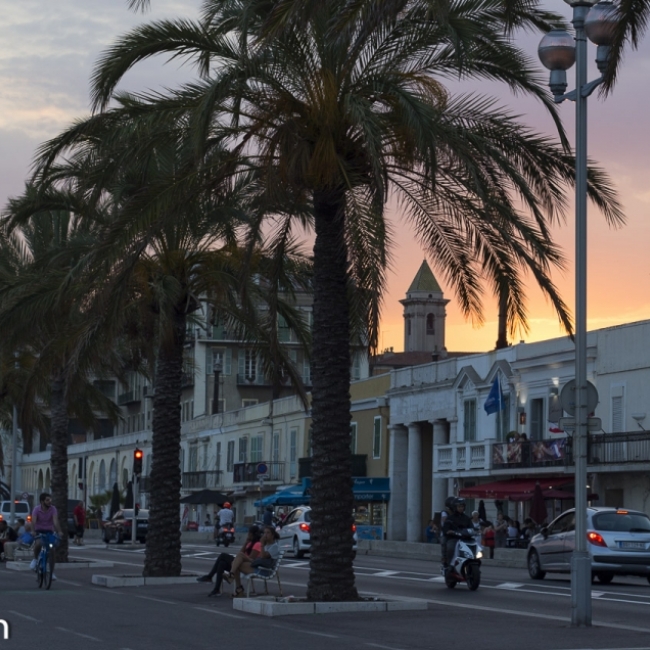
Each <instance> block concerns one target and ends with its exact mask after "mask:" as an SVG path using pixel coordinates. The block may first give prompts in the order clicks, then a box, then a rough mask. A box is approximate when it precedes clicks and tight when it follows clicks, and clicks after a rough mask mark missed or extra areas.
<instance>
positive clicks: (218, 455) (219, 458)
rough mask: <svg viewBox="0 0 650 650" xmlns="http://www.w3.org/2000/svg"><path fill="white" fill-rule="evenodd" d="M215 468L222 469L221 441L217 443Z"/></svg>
mask: <svg viewBox="0 0 650 650" xmlns="http://www.w3.org/2000/svg"><path fill="white" fill-rule="evenodd" d="M214 468H215V469H216V470H217V471H219V470H221V443H220V442H218V443H217V458H216V460H215V462H214Z"/></svg>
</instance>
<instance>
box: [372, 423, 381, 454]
mask: <svg viewBox="0 0 650 650" xmlns="http://www.w3.org/2000/svg"><path fill="white" fill-rule="evenodd" d="M372 457H373V458H381V415H378V416H377V417H376V418H375V423H374V429H373V433H372Z"/></svg>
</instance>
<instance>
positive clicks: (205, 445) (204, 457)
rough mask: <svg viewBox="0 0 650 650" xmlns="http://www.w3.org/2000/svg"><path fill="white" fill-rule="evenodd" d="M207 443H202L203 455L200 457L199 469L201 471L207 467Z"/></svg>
mask: <svg viewBox="0 0 650 650" xmlns="http://www.w3.org/2000/svg"><path fill="white" fill-rule="evenodd" d="M208 444H209V443H207V442H204V443H203V457H202V458H201V469H202V470H203V471H206V470H207V469H208Z"/></svg>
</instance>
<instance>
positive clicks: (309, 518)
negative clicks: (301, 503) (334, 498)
mask: <svg viewBox="0 0 650 650" xmlns="http://www.w3.org/2000/svg"><path fill="white" fill-rule="evenodd" d="M305 521H306V522H307V523H309V522H310V521H311V510H305Z"/></svg>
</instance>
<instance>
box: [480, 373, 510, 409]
mask: <svg viewBox="0 0 650 650" xmlns="http://www.w3.org/2000/svg"><path fill="white" fill-rule="evenodd" d="M483 408H484V409H485V412H486V413H487V414H488V415H492V413H497V412H499V411H502V410H503V409H504V408H505V404H504V403H503V397H502V395H501V382H500V381H499V376H498V375H497V376H496V377H495V378H494V383H493V384H492V388H490V394H489V395H488V396H487V399H486V400H485V404H483Z"/></svg>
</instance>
